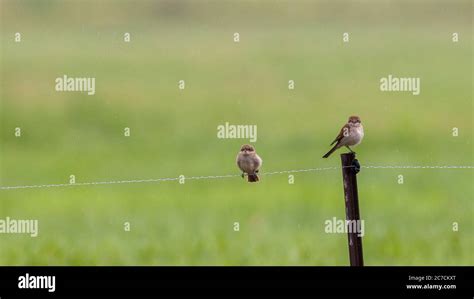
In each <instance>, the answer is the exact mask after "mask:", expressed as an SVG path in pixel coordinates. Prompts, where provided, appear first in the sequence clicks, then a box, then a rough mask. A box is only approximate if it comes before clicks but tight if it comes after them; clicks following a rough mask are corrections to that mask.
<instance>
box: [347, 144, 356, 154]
mask: <svg viewBox="0 0 474 299" xmlns="http://www.w3.org/2000/svg"><path fill="white" fill-rule="evenodd" d="M346 147H347V149H348V150H350V151H351V153H354V154H355V152H354V151H353V150H351V148H350V147H349V146H348V145H346Z"/></svg>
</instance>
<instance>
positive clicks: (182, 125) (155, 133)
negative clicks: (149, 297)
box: [0, 0, 474, 265]
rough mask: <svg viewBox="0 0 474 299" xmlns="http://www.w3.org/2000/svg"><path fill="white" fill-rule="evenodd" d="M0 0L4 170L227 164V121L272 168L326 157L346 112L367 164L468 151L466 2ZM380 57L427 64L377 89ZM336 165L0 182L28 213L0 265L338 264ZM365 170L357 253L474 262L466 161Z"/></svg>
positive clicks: (231, 148)
mask: <svg viewBox="0 0 474 299" xmlns="http://www.w3.org/2000/svg"><path fill="white" fill-rule="evenodd" d="M0 9H1V40H0V41H1V80H0V82H1V102H0V108H1V112H0V117H1V131H0V133H1V134H0V145H1V148H0V163H1V164H0V165H1V167H0V171H1V173H0V185H1V186H15V185H32V184H50V183H68V181H69V176H70V175H71V174H74V175H75V176H76V181H77V182H78V183H79V182H92V181H108V180H128V179H148V178H161V177H177V176H179V175H181V174H184V175H186V176H194V175H220V174H239V171H238V169H237V167H236V166H235V156H236V154H237V152H238V150H239V147H240V145H241V144H243V143H247V142H248V141H246V140H238V139H218V138H217V137H216V133H217V126H218V125H221V124H224V123H225V122H229V123H231V124H256V125H258V141H257V142H256V143H255V145H256V148H257V151H258V153H259V154H260V155H261V156H262V158H263V160H264V167H263V169H262V171H264V172H269V171H278V170H287V169H302V168H312V167H332V166H339V165H340V161H339V157H338V155H334V156H332V157H331V158H330V159H327V160H326V159H322V158H321V156H322V155H323V154H324V153H325V152H326V151H327V150H328V149H329V143H330V142H331V141H332V140H333V139H334V137H335V135H336V134H337V132H338V130H339V128H340V127H341V126H342V124H343V123H344V122H345V121H346V120H347V117H348V116H349V115H352V114H357V115H360V117H361V118H362V122H363V124H364V126H365V133H366V137H365V140H364V142H363V143H362V144H361V145H360V146H359V147H358V148H357V152H358V158H359V160H360V162H361V164H362V165H363V166H364V165H473V162H474V161H473V143H472V141H473V133H472V128H473V102H472V79H473V78H472V67H473V62H472V27H471V26H472V3H471V2H470V1H438V2H436V1H375V0H373V1H337V2H335V3H332V2H331V1H6V0H1V6H0ZM15 32H20V33H21V34H22V41H21V42H20V43H15V42H14V34H15ZM124 32H130V33H131V42H130V43H125V42H123V34H124ZM234 32H238V33H240V42H239V43H234V42H233V34H234ZM343 32H349V33H350V42H349V43H343V42H342V34H343ZM453 32H458V33H459V38H460V40H459V42H458V43H453V42H452V40H451V38H452V33H453ZM64 74H67V75H68V76H70V77H95V78H96V94H95V95H94V96H87V95H86V94H85V93H78V92H56V91H55V88H54V87H55V81H54V80H55V79H56V78H57V77H61V76H62V75H64ZM389 74H393V75H394V76H399V77H404V76H406V77H420V78H421V94H420V95H419V96H413V95H411V94H410V93H407V92H398V93H397V92H394V93H389V92H380V90H379V80H380V78H381V77H386V76H387V75H389ZM179 80H185V81H186V88H185V90H179V89H178V81H179ZM288 80H294V81H295V89H294V90H289V89H288ZM15 127H21V129H22V137H21V138H16V137H15V136H14V129H15ZM125 127H129V128H131V136H130V137H124V136H123V130H124V128H125ZM454 127H457V128H459V136H458V137H453V136H452V129H453V128H454ZM340 172H341V171H340V170H328V171H321V172H308V173H298V174H295V184H293V185H290V184H288V176H287V175H285V174H282V175H274V176H263V177H262V181H261V182H260V183H259V184H247V183H245V182H244V181H243V180H242V179H240V178H238V177H236V178H228V179H219V180H189V181H187V182H186V183H185V184H184V185H180V184H178V182H176V181H172V182H160V183H142V184H123V185H103V186H76V187H62V188H43V189H17V190H0V219H4V218H5V217H7V216H9V217H11V218H16V219H38V220H39V228H40V231H39V236H38V237H37V238H31V237H29V236H27V235H8V234H2V235H0V264H1V265H348V263H349V262H348V252H347V236H346V235H345V234H326V233H325V232H324V221H325V220H328V219H332V217H337V218H338V219H344V217H345V212H344V199H343V190H342V178H341V173H340ZM400 174H401V175H403V176H404V184H398V175H400ZM358 179H359V197H360V209H361V217H362V218H363V219H364V220H365V237H364V238H363V242H364V243H363V247H364V258H365V263H366V264H367V265H473V264H474V263H473V251H474V250H473V241H474V237H473V236H474V234H473V231H474V229H473V214H474V206H473V194H474V192H473V191H474V189H473V170H472V169H464V170H460V169H453V170H446V169H444V170H436V169H434V170H415V169H407V170H402V169H398V170H397V169H395V170H394V169H363V170H362V172H361V173H360V174H359V176H358ZM125 222H130V223H131V231H130V232H126V231H124V223H125ZM234 222H239V223H240V231H239V232H234V231H233V224H234ZM453 222H457V223H458V224H459V231H457V232H454V231H453V229H452V228H453Z"/></svg>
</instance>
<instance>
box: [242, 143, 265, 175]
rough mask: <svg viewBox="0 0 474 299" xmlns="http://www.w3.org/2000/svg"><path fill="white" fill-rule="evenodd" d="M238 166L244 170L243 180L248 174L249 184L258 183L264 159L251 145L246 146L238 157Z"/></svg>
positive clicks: (243, 146)
mask: <svg viewBox="0 0 474 299" xmlns="http://www.w3.org/2000/svg"><path fill="white" fill-rule="evenodd" d="M236 162H237V166H239V168H240V170H242V172H243V173H242V178H243V177H244V176H245V174H247V180H248V182H258V181H259V180H260V179H259V177H258V170H259V168H260V166H262V163H263V161H262V159H261V158H260V157H259V156H258V155H257V153H256V152H255V148H254V147H253V146H251V145H250V144H244V145H242V147H241V148H240V152H239V153H238V155H237V161H236Z"/></svg>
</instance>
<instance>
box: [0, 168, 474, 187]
mask: <svg viewBox="0 0 474 299" xmlns="http://www.w3.org/2000/svg"><path fill="white" fill-rule="evenodd" d="M352 167H354V166H339V167H319V168H307V169H293V170H281V171H272V172H262V173H260V175H262V176H269V175H277V174H291V173H301V172H315V171H326V170H338V169H343V168H352ZM360 168H361V169H364V168H367V169H474V166H471V165H467V166H466V165H464V166H463V165H454V166H447V165H431V166H430V165H367V166H361V167H360ZM241 176H242V175H241V174H227V175H207V176H190V177H186V176H183V177H181V176H178V177H171V178H157V179H138V180H115V181H99V182H83V183H70V184H42V185H19V186H0V190H12V189H34V188H55V187H78V186H93V185H114V184H138V183H156V182H167V181H178V180H180V179H181V178H184V179H185V180H214V179H226V178H235V177H241Z"/></svg>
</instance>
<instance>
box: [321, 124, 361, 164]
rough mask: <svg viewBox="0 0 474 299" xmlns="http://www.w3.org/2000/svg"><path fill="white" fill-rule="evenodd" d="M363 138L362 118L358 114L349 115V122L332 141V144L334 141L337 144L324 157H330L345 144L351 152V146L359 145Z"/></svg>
mask: <svg viewBox="0 0 474 299" xmlns="http://www.w3.org/2000/svg"><path fill="white" fill-rule="evenodd" d="M363 138H364V127H362V124H361V122H360V118H359V117H358V116H351V117H349V120H348V121H347V124H345V125H344V127H342V129H341V131H340V132H339V135H337V137H336V139H334V141H333V142H332V143H331V145H333V144H334V143H336V145H334V147H333V148H332V149H331V150H330V151H329V152H327V154H325V155H324V156H323V158H327V157H329V156H330V155H331V154H332V153H333V152H334V151H335V150H337V149H338V148H340V147H343V146H345V147H347V148H348V149H349V150H350V151H351V153H353V151H352V150H351V148H350V147H349V146H356V145H358V144H359V143H360V142H361V141H362V139H363Z"/></svg>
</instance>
